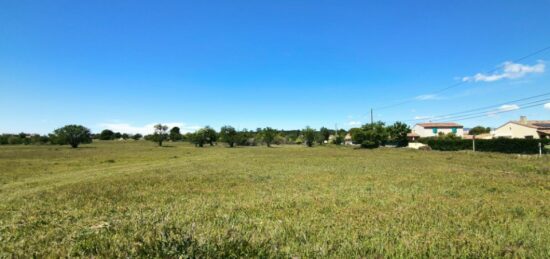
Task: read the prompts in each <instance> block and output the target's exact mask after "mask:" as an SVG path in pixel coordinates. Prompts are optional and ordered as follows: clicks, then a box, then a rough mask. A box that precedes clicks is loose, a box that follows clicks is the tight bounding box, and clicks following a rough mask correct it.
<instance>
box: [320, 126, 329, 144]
mask: <svg viewBox="0 0 550 259" xmlns="http://www.w3.org/2000/svg"><path fill="white" fill-rule="evenodd" d="M319 133H320V134H321V136H323V142H324V141H325V140H326V141H328V138H329V137H330V130H329V129H327V128H325V127H321V128H320V129H319ZM323 142H322V143H323ZM322 143H321V144H322Z"/></svg>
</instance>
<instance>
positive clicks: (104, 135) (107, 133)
mask: <svg viewBox="0 0 550 259" xmlns="http://www.w3.org/2000/svg"><path fill="white" fill-rule="evenodd" d="M114 135H115V133H114V132H113V131H112V130H109V129H105V130H103V131H102V132H101V134H99V139H101V140H112V139H114Z"/></svg>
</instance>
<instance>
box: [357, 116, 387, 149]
mask: <svg viewBox="0 0 550 259" xmlns="http://www.w3.org/2000/svg"><path fill="white" fill-rule="evenodd" d="M350 133H351V137H352V140H353V142H354V143H359V144H361V147H363V148H377V147H379V146H381V145H384V144H386V142H387V141H388V139H389V135H390V134H389V133H388V130H387V129H386V127H385V124H384V123H383V122H380V121H379V122H375V123H369V124H365V125H363V127H361V128H354V129H350Z"/></svg>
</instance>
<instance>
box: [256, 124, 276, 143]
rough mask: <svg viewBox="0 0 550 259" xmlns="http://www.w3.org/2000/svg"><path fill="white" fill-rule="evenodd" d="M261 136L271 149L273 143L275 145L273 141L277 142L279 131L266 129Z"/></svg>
mask: <svg viewBox="0 0 550 259" xmlns="http://www.w3.org/2000/svg"><path fill="white" fill-rule="evenodd" d="M260 135H261V137H262V140H263V141H264V142H265V144H266V145H267V147H271V143H273V140H275V137H276V136H277V130H275V129H272V128H270V127H266V128H264V129H262V130H261V133H260Z"/></svg>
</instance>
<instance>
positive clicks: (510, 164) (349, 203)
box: [0, 141, 550, 258]
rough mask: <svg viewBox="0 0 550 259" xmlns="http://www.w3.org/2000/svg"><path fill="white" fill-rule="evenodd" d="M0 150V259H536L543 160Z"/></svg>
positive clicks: (549, 241)
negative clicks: (364, 258)
mask: <svg viewBox="0 0 550 259" xmlns="http://www.w3.org/2000/svg"><path fill="white" fill-rule="evenodd" d="M168 145H170V147H156V146H155V144H154V143H150V142H143V141H139V142H129V143H121V142H111V143H109V142H100V143H94V144H91V145H84V146H82V148H79V149H70V148H69V147H66V146H2V147H0V197H1V201H0V257H12V256H15V257H30V256H37V257H59V256H99V257H122V256H133V257H146V256H147V257H175V256H177V255H182V254H183V255H188V256H191V257H195V256H200V257H242V256H244V257H248V256H259V257H296V256H298V257H360V256H386V257H413V256H414V257H500V256H512V257H537V258H548V257H550V159H549V157H545V158H542V159H537V158H534V157H530V158H525V157H521V158H520V157H517V156H513V155H502V154H488V153H484V154H481V153H478V154H475V155H474V154H472V153H467V152H453V153H450V152H449V153H445V152H435V151H433V152H425V151H424V152H423V151H414V150H404V149H378V150H354V149H351V148H345V147H334V146H333V147H314V148H305V147H298V146H285V147H274V148H266V147H247V148H233V149H230V148H224V147H221V146H219V147H206V148H203V149H200V148H195V147H192V146H190V145H188V144H183V143H178V144H172V143H169V144H168Z"/></svg>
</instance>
